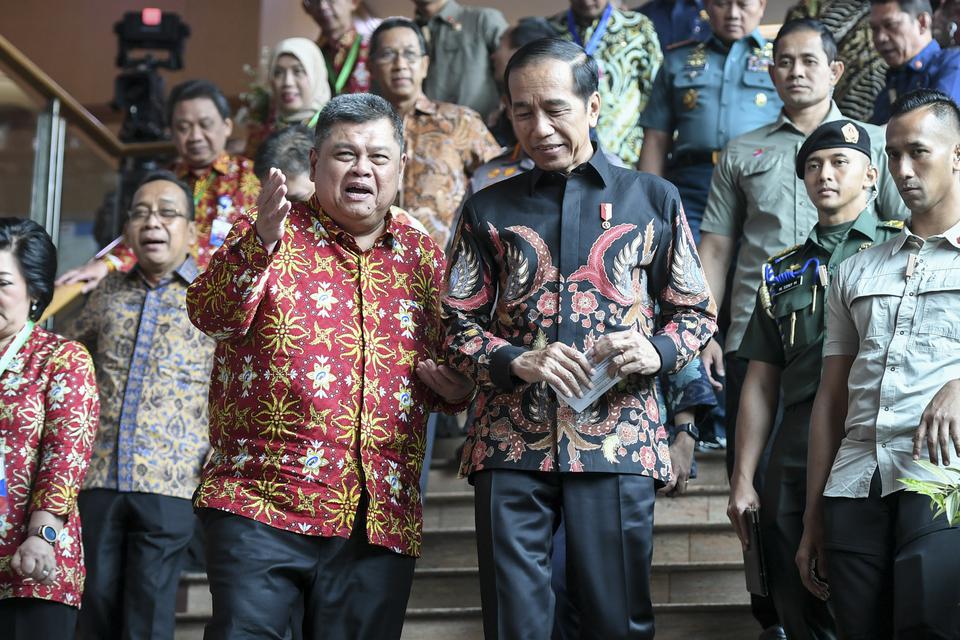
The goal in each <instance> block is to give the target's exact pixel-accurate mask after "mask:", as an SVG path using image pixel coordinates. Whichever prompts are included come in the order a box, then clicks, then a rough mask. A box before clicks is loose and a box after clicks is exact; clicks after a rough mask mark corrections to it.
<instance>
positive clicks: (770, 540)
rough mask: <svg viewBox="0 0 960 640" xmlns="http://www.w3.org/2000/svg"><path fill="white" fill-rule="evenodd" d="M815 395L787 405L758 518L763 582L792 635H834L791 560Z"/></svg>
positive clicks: (807, 638) (798, 532)
mask: <svg viewBox="0 0 960 640" xmlns="http://www.w3.org/2000/svg"><path fill="white" fill-rule="evenodd" d="M812 406H813V401H812V400H810V401H809V402H803V403H800V404H797V405H794V406H791V407H789V408H787V409H786V410H785V411H784V412H783V421H782V422H781V424H780V428H779V430H778V432H777V435H776V439H775V440H774V442H773V448H772V451H771V453H770V461H769V463H768V464H767V470H766V474H765V476H764V480H763V493H762V495H761V499H760V505H761V508H760V518H761V526H762V528H763V534H762V535H763V554H764V561H765V563H766V566H767V585H768V586H769V588H770V597H771V598H772V599H773V603H774V605H775V606H776V609H777V615H778V617H779V619H780V624H781V626H782V627H783V630H784V631H786V633H787V637H788V638H790V640H833V639H834V638H836V637H837V633H836V628H835V625H834V622H833V615H832V614H831V613H830V609H829V607H828V606H827V604H826V603H825V602H823V601H822V600H820V599H819V598H816V597H815V596H814V595H813V594H812V593H810V592H809V591H807V589H806V588H805V587H804V586H803V582H801V581H800V572H799V571H797V565H796V563H795V561H794V559H795V558H796V555H797V549H798V548H799V547H800V538H801V537H802V536H803V510H804V508H805V506H806V499H807V442H808V440H809V432H810V410H811V408H812Z"/></svg>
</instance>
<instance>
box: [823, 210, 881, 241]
mask: <svg viewBox="0 0 960 640" xmlns="http://www.w3.org/2000/svg"><path fill="white" fill-rule="evenodd" d="M879 223H880V221H879V219H878V218H877V214H876V213H874V211H873V207H871V206H868V207H867V208H866V209H864V210H863V211H861V212H860V215H858V216H857V218H856V220H854V221H853V224H852V225H850V228H849V229H847V237H850V235H852V234H853V233H858V234H860V235H861V236H863V237H865V238H867V239H868V240H870V241H871V242H872V241H874V240H876V237H877V225H878V224H879ZM819 229H820V225H819V224H817V225H816V226H815V227H814V228H813V229H812V230H811V231H810V235H808V236H807V242H813V243H815V244H817V245H818V246H819V244H820V243H819V241H818V240H819V233H818V231H819Z"/></svg>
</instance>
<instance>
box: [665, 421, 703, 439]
mask: <svg viewBox="0 0 960 640" xmlns="http://www.w3.org/2000/svg"><path fill="white" fill-rule="evenodd" d="M681 433H686V434H688V435H689V436H690V437H691V438H693V441H694V442H700V429H697V425H695V424H693V423H692V422H683V423H681V424H675V425H673V427H672V428H671V429H670V444H673V442H674V441H675V440H676V439H677V436H678V435H680V434H681Z"/></svg>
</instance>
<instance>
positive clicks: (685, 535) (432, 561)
mask: <svg viewBox="0 0 960 640" xmlns="http://www.w3.org/2000/svg"><path fill="white" fill-rule="evenodd" d="M742 559H743V555H742V551H741V547H740V541H739V539H738V538H737V534H736V533H734V531H733V528H732V527H731V526H730V523H729V522H711V523H703V524H686V525H683V524H660V523H655V524H654V526H653V561H654V562H711V561H713V562H740V561H741V560H742ZM476 564H477V552H476V532H475V530H474V529H473V527H444V528H431V529H425V530H424V533H423V555H422V556H421V558H420V560H419V561H418V562H417V566H418V567H421V568H425V569H426V568H438V567H469V566H476Z"/></svg>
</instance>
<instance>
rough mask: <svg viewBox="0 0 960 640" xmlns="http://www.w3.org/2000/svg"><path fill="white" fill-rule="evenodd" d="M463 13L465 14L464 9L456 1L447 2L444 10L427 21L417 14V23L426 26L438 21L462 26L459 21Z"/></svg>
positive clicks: (448, 0) (449, 0)
mask: <svg viewBox="0 0 960 640" xmlns="http://www.w3.org/2000/svg"><path fill="white" fill-rule="evenodd" d="M461 13H463V7H461V6H460V4H459V3H458V2H456V0H447V4H445V5H443V8H442V9H440V11H439V13H437V15H435V16H433V17H432V18H430V19H427V18H425V17H424V16H421V15H419V14H417V15H416V22H417V23H418V24H420V25H425V24H427V23H428V22H433V21H438V22H441V23H445V24H448V25H450V26H453V25H455V24H460V23H459V21H458V20H457V19H458V18H459V17H460V14H461Z"/></svg>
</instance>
